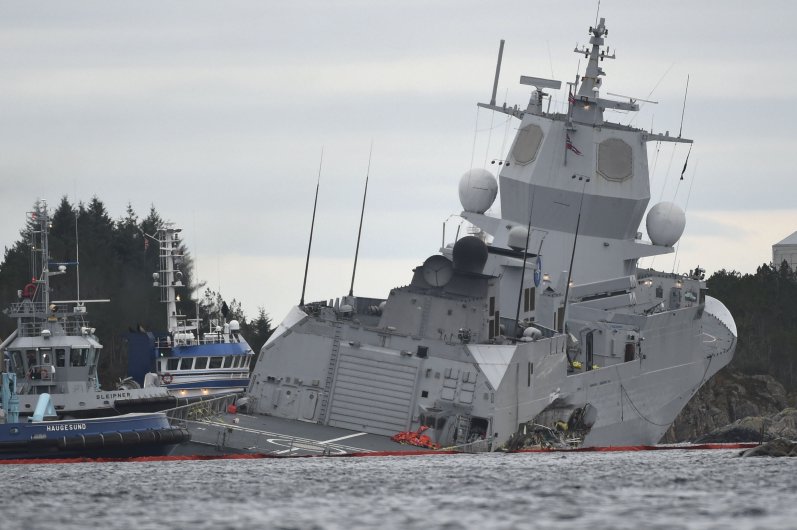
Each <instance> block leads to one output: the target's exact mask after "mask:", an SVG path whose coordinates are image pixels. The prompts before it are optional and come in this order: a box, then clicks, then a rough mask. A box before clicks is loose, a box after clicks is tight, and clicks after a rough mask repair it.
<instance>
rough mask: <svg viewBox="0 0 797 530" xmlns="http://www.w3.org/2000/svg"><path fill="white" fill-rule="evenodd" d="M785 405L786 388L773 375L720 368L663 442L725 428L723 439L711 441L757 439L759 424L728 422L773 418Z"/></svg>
mask: <svg viewBox="0 0 797 530" xmlns="http://www.w3.org/2000/svg"><path fill="white" fill-rule="evenodd" d="M787 406H788V396H787V394H786V389H785V388H784V387H783V385H782V384H780V383H779V382H778V381H777V380H776V379H775V378H774V377H771V376H768V375H744V374H742V373H740V372H735V371H732V370H727V369H725V370H721V371H720V372H718V373H717V374H716V375H715V376H714V377H713V378H712V379H711V380H710V381H709V382H708V383H706V384H705V385H703V387H702V388H701V389H700V390H699V391H698V392H697V394H695V396H694V397H693V398H692V399H691V400H690V401H689V403H688V404H687V405H686V407H684V409H683V410H682V411H681V413H680V414H679V415H678V417H677V418H676V419H675V422H673V424H672V426H671V427H670V429H669V430H668V431H667V433H666V434H665V436H664V438H663V439H662V442H665V443H675V442H684V441H691V440H697V439H702V438H701V437H705V436H707V435H709V434H714V433H715V432H716V431H719V430H721V429H725V428H728V431H727V432H726V433H724V435H725V436H726V438H725V439H723V440H720V439H717V440H711V441H760V440H761V434H760V433H761V424H760V423H756V422H754V421H749V422H746V423H744V424H740V425H737V426H736V429H735V430H734V429H731V424H733V423H734V422H736V421H737V420H742V419H745V418H764V417H773V416H775V415H777V414H778V413H779V412H780V411H782V410H783V409H784V408H786V407H787ZM784 412H785V411H784ZM767 431H768V432H769V428H767ZM753 432H755V434H756V436H755V437H753ZM717 434H719V433H717ZM770 439H771V438H770ZM706 441H708V440H706Z"/></svg>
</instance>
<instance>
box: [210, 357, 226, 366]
mask: <svg viewBox="0 0 797 530" xmlns="http://www.w3.org/2000/svg"><path fill="white" fill-rule="evenodd" d="M222 360H223V359H222V357H211V358H210V367H209V368H221V362H222Z"/></svg>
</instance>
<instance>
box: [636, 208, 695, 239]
mask: <svg viewBox="0 0 797 530" xmlns="http://www.w3.org/2000/svg"><path fill="white" fill-rule="evenodd" d="M645 225H646V226H647V229H648V236H650V241H651V242H652V243H653V244H654V245H660V246H664V247H671V246H673V245H674V244H676V243H677V242H678V240H679V239H681V235H683V233H684V228H686V214H684V211H683V210H682V209H681V208H680V207H679V206H678V205H677V204H673V203H671V202H660V203H658V204H656V205H655V206H653V208H651V209H650V211H649V212H648V216H647V219H646V220H645Z"/></svg>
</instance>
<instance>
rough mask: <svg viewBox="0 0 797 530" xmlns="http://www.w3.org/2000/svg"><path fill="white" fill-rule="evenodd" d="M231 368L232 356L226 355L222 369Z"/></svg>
mask: <svg viewBox="0 0 797 530" xmlns="http://www.w3.org/2000/svg"><path fill="white" fill-rule="evenodd" d="M231 366H232V355H228V356H227V357H225V358H224V368H230V367H231Z"/></svg>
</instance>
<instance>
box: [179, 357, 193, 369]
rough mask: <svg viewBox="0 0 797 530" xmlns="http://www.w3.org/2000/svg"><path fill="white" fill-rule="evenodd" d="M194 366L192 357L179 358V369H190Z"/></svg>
mask: <svg viewBox="0 0 797 530" xmlns="http://www.w3.org/2000/svg"><path fill="white" fill-rule="evenodd" d="M193 366H194V358H193V357H183V358H182V359H180V370H190V369H191V368H192V367H193Z"/></svg>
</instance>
